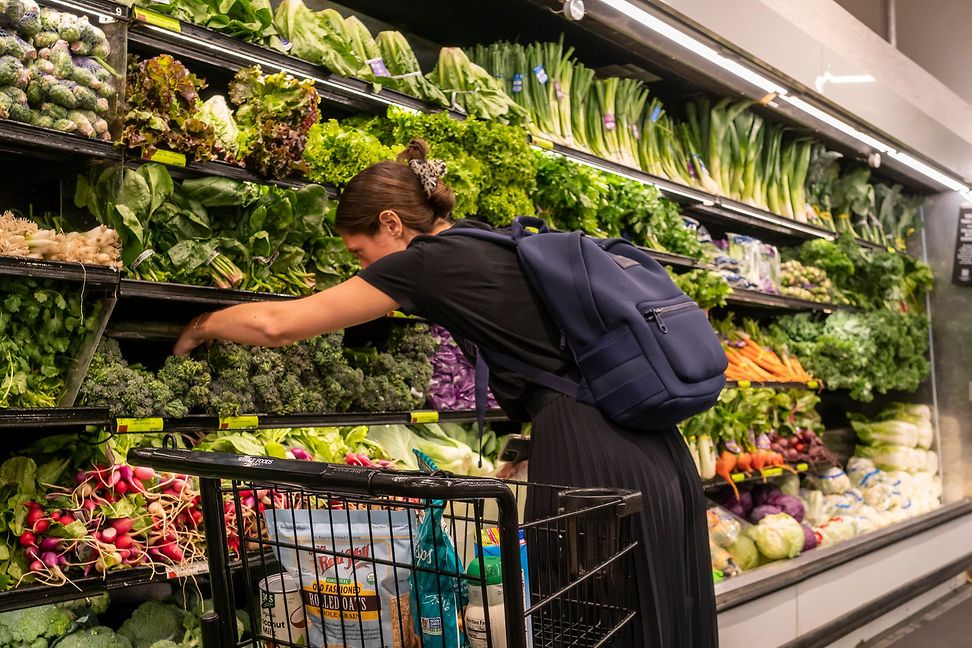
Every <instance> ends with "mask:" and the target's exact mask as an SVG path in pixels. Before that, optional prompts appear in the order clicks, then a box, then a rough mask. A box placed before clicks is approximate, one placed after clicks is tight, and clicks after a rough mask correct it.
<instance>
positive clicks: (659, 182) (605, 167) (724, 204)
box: [129, 11, 883, 248]
mask: <svg viewBox="0 0 972 648" xmlns="http://www.w3.org/2000/svg"><path fill="white" fill-rule="evenodd" d="M136 13H137V14H138V13H139V12H136ZM148 13H149V14H150V13H151V12H148ZM141 14H142V15H144V14H146V12H144V11H141ZM129 41H130V42H132V43H136V44H138V45H141V46H143V47H147V48H149V49H153V50H159V51H164V52H169V53H171V54H174V55H176V56H179V57H182V58H183V59H185V60H188V61H196V62H199V63H202V64H205V65H211V66H214V67H217V68H221V69H226V70H228V71H232V72H235V71H237V70H239V69H240V68H241V67H245V66H248V65H253V64H254V63H256V64H259V65H260V66H261V67H263V68H264V69H271V70H278V71H283V72H287V73H289V74H292V75H294V76H296V77H300V78H305V79H311V80H313V81H314V82H315V84H316V87H317V89H318V91H319V93H320V94H321V97H322V99H324V100H325V101H329V102H332V103H336V104H337V105H340V106H343V107H345V108H349V109H352V110H359V111H365V112H370V113H380V112H382V111H384V110H385V109H386V108H387V107H388V106H389V105H394V106H399V107H402V108H406V109H408V110H414V111H418V112H442V111H443V108H441V107H439V106H434V105H431V104H428V103H426V102H424V101H420V100H418V99H415V98H413V97H409V96H408V95H404V94H401V93H398V92H395V91H393V90H388V89H380V90H379V91H378V92H376V91H375V88H374V86H373V85H372V84H370V83H366V82H364V81H359V80H357V79H348V78H345V77H341V76H338V75H335V74H331V73H330V72H328V71H327V70H325V69H323V68H321V67H319V66H316V65H313V64H310V63H307V62H306V61H302V60H300V59H296V58H294V57H291V56H288V55H286V54H281V53H279V52H275V51H273V50H269V49H267V48H264V47H261V46H259V45H254V44H252V43H245V42H242V41H239V40H237V39H234V38H231V37H229V36H225V35H223V34H219V33H216V32H213V31H210V30H208V29H205V28H203V27H197V26H195V25H191V24H187V23H183V22H179V21H174V20H163V21H159V22H158V23H157V24H151V23H150V22H147V21H145V20H135V21H133V22H132V29H130V30H129ZM449 112H450V114H451V115H453V116H454V117H456V118H462V117H463V115H462V114H461V113H458V112H456V111H449ZM530 139H531V141H533V142H534V144H535V146H537V148H539V149H543V150H547V151H550V152H553V153H557V154H559V155H562V156H564V157H567V158H569V159H571V160H573V161H575V162H579V163H581V164H586V165H588V166H591V167H594V168H597V169H600V170H602V171H606V172H608V173H612V174H614V175H618V176H621V177H625V178H628V179H631V180H635V181H637V182H641V183H644V184H650V185H654V186H656V187H658V188H659V189H660V190H661V191H662V193H663V194H664V195H665V196H667V197H669V198H671V199H673V200H675V201H676V202H678V203H681V204H683V205H685V206H686V207H687V208H689V210H690V211H692V212H694V213H696V214H698V215H700V216H703V217H710V218H713V219H718V220H720V221H723V222H728V223H739V224H742V225H747V226H749V227H755V228H760V229H764V230H767V231H771V232H775V233H777V234H783V235H785V236H790V237H794V238H802V239H811V238H825V239H834V238H835V234H834V233H833V232H831V231H829V230H826V229H823V228H820V227H815V226H813V225H809V224H807V223H800V222H798V221H796V220H794V219H792V218H786V217H784V216H780V215H778V214H774V213H772V212H769V211H766V210H763V209H760V208H757V207H753V206H750V205H746V204H744V203H740V202H737V201H735V200H731V199H729V198H723V197H721V196H717V195H715V194H710V193H708V192H705V191H701V190H698V189H695V188H692V187H687V186H685V185H683V184H681V183H678V182H674V181H672V180H668V179H666V178H660V177H657V176H653V175H651V174H648V173H645V172H644V171H641V170H640V169H635V168H632V167H628V166H626V165H623V164H619V163H617V162H614V161H611V160H607V159H604V158H600V157H598V156H596V155H592V154H590V153H587V152H585V151H579V150H577V149H573V148H570V147H566V146H562V145H560V144H555V143H552V142H549V141H547V140H544V139H542V138H538V137H531V138H530ZM227 166H230V165H227ZM858 243H859V244H861V245H862V246H865V247H874V248H880V247H883V246H880V245H877V244H873V243H870V242H867V241H864V240H862V239H858Z"/></svg>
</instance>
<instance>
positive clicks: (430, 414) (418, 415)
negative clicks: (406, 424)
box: [409, 410, 439, 423]
mask: <svg viewBox="0 0 972 648" xmlns="http://www.w3.org/2000/svg"><path fill="white" fill-rule="evenodd" d="M409 421H410V422H411V423H438V422H439V413H438V412H435V411H433V410H416V411H414V412H412V413H411V415H410V417H409Z"/></svg>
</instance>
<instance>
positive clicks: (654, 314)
mask: <svg viewBox="0 0 972 648" xmlns="http://www.w3.org/2000/svg"><path fill="white" fill-rule="evenodd" d="M693 307H696V304H695V302H693V301H687V302H682V303H681V304H672V305H671V306H659V307H658V308H651V309H648V310H646V311H645V312H644V316H645V320H646V321H648V322H654V323H655V324H657V325H658V330H659V331H661V332H662V334H667V333H668V326H666V325H665V320H663V319H662V314H663V313H674V312H677V311H680V310H686V309H688V308H693Z"/></svg>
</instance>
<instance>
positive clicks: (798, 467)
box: [794, 461, 810, 471]
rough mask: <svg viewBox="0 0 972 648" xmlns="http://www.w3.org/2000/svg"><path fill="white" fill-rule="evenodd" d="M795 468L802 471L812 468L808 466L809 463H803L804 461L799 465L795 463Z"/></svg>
mask: <svg viewBox="0 0 972 648" xmlns="http://www.w3.org/2000/svg"><path fill="white" fill-rule="evenodd" d="M794 468H796V469H797V470H800V471H803V470H810V466H808V465H807V464H805V463H803V462H802V461H801V462H800V463H798V464H797V465H795V466H794Z"/></svg>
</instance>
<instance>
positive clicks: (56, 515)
mask: <svg viewBox="0 0 972 648" xmlns="http://www.w3.org/2000/svg"><path fill="white" fill-rule="evenodd" d="M50 517H51V520H53V521H54V522H60V521H61V512H60V511H51V514H50Z"/></svg>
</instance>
